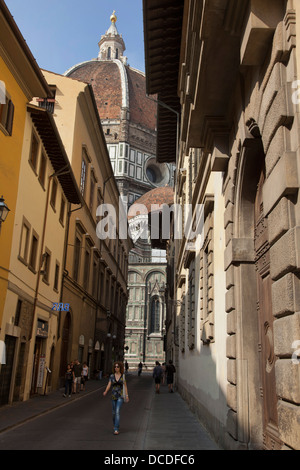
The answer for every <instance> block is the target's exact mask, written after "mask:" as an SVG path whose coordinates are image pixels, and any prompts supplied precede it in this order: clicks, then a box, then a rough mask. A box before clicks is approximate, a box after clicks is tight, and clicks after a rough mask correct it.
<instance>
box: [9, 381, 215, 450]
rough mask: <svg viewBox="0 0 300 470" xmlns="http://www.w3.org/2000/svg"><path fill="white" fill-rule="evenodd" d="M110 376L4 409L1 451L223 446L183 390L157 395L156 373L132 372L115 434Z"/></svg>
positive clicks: (162, 388)
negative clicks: (67, 394)
mask: <svg viewBox="0 0 300 470" xmlns="http://www.w3.org/2000/svg"><path fill="white" fill-rule="evenodd" d="M105 385H106V379H102V380H101V381H89V382H88V384H87V389H86V391H85V392H81V393H80V394H79V395H75V396H73V397H71V398H63V396H62V391H61V390H60V391H57V392H54V393H52V394H50V395H49V396H41V397H36V398H32V399H31V400H29V401H28V402H24V403H17V404H15V405H13V406H5V407H2V408H0V449H1V450H25V449H26V450H72V449H74V450H75V449H76V450H81V449H82V450H103V451H107V450H115V451H120V450H127V451H130V450H132V451H138V450H155V451H157V450H164V451H178V452H179V453H180V452H181V451H183V450H184V451H186V450H189V451H193V450H215V449H218V447H217V445H216V444H215V443H214V442H213V441H212V440H211V438H210V437H209V435H208V434H207V433H206V431H205V430H204V428H203V427H202V426H201V424H200V423H199V422H198V420H197V419H196V418H195V417H194V415H193V414H192V413H191V411H190V410H189V409H188V407H187V405H186V403H185V402H184V401H183V400H182V398H181V397H180V395H179V393H177V392H175V393H173V394H170V393H168V389H167V387H166V386H162V387H161V393H160V394H159V395H157V394H155V393H154V384H153V379H152V377H151V375H150V374H143V375H142V376H141V377H138V376H137V375H133V374H132V375H129V376H128V387H129V391H130V402H129V403H128V404H125V405H123V408H122V411H121V427H120V435H119V436H114V435H113V432H112V424H111V404H110V399H109V398H108V397H106V398H104V397H103V396H102V392H103V390H104V387H105Z"/></svg>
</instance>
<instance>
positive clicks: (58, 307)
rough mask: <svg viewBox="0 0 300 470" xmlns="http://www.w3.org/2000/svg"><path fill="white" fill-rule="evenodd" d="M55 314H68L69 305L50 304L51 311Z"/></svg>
mask: <svg viewBox="0 0 300 470" xmlns="http://www.w3.org/2000/svg"><path fill="white" fill-rule="evenodd" d="M51 310H54V311H55V312H69V310H70V304H63V303H55V302H53V304H52V309H51Z"/></svg>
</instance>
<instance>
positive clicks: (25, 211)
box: [0, 1, 80, 405]
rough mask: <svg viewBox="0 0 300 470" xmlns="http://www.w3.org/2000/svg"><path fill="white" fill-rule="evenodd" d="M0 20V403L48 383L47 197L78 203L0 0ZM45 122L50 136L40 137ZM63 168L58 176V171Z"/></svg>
mask: <svg viewBox="0 0 300 470" xmlns="http://www.w3.org/2000/svg"><path fill="white" fill-rule="evenodd" d="M0 23H1V28H0V30H1V33H0V46H1V47H0V51H1V52H0V62H1V64H0V65H1V75H0V79H1V102H0V116H1V117H0V120H1V123H0V161H1V163H0V175H1V194H3V196H4V198H5V201H6V202H7V205H8V207H9V209H10V213H9V215H8V218H7V220H6V221H5V222H4V223H3V226H2V227H1V228H2V230H1V235H0V236H1V243H0V255H1V256H0V259H1V268H0V271H1V272H0V342H1V361H0V362H1V364H0V404H1V405H4V404H7V403H12V402H13V401H17V400H25V399H27V398H28V397H29V396H30V394H32V393H35V392H36V391H38V390H39V391H42V392H43V391H44V387H45V386H46V379H47V374H46V369H45V366H46V364H48V366H49V364H51V361H52V359H53V347H54V345H55V343H56V327H57V316H56V315H55V314H53V312H52V307H53V303H54V302H58V301H59V292H60V285H59V279H60V278H61V271H60V270H59V267H60V266H61V264H62V259H63V247H64V233H65V228H64V219H65V214H64V213H62V212H61V211H60V210H59V209H58V211H57V212H56V213H55V212H54V210H53V207H51V206H50V204H51V203H53V204H57V206H59V205H60V204H61V203H62V201H65V204H68V202H69V201H72V202H74V203H75V204H78V203H79V202H80V194H79V191H77V188H76V184H75V182H74V181H75V180H74V179H73V176H72V170H71V168H70V165H69V164H68V160H67V158H66V155H65V152H64V149H63V148H62V146H61V144H60V140H59V138H58V132H57V129H56V126H55V124H54V122H53V120H52V119H51V117H49V115H48V114H47V113H46V112H44V110H41V109H39V108H36V107H35V106H30V105H29V104H28V103H29V102H30V101H31V100H32V98H33V97H34V96H40V97H41V98H43V99H45V98H49V99H51V97H52V91H51V89H50V87H49V86H48V84H47V82H46V80H45V78H44V77H43V75H42V73H41V71H40V69H39V68H38V66H37V64H36V62H35V60H34V58H33V56H32V54H31V52H30V50H29V48H28V46H27V44H26V43H25V41H24V39H23V37H22V35H21V33H20V31H19V29H18V27H17V25H16V24H15V22H14V20H13V18H12V16H11V14H10V12H9V11H8V9H7V7H6V5H5V4H4V2H2V1H1V2H0ZM43 127H44V128H47V131H48V135H49V136H51V140H49V139H46V140H43V139H44V133H43V132H44V131H43ZM53 147H55V149H56V155H55V158H54V157H53ZM62 167H64V168H65V177H64V179H61V178H60V176H59V175H58V172H59V170H60V168H62ZM54 180H55V187H56V193H55V198H54V193H53V184H54V183H53V181H54ZM50 193H51V195H52V198H51V200H50ZM46 230H47V233H46ZM55 237H56V239H57V240H58V241H59V244H56V243H55V241H54V240H55ZM3 347H4V350H5V353H4V354H3Z"/></svg>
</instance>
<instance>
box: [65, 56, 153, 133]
mask: <svg viewBox="0 0 300 470" xmlns="http://www.w3.org/2000/svg"><path fill="white" fill-rule="evenodd" d="M121 68H123V70H124V71H125V77H126V81H127V84H126V83H124V79H123V83H122V73H121ZM67 75H68V76H69V77H72V78H75V79H77V80H81V81H83V82H86V83H89V84H90V85H92V87H93V91H94V95H95V99H96V103H97V107H98V111H99V115H100V119H112V120H113V119H118V120H120V119H121V111H122V108H123V107H124V100H126V102H127V103H129V112H130V121H131V122H133V123H135V124H138V125H141V126H143V127H145V128H147V129H150V130H152V131H154V130H155V129H156V108H157V106H156V103H155V102H154V101H153V100H151V99H149V98H147V96H146V79H145V76H144V74H143V73H142V72H139V71H138V70H135V69H132V68H131V67H129V66H128V65H124V64H122V63H121V62H119V65H118V64H117V62H116V61H107V60H106V61H105V60H93V61H88V62H84V63H82V64H79V65H78V66H75V67H74V68H73V69H71V70H70V71H69V72H68V73H67ZM126 90H128V96H124V94H125V93H126Z"/></svg>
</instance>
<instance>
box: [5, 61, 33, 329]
mask: <svg viewBox="0 0 300 470" xmlns="http://www.w3.org/2000/svg"><path fill="white" fill-rule="evenodd" d="M0 80H1V81H2V82H4V84H5V87H6V90H7V92H8V93H9V95H10V97H11V100H12V102H13V104H14V107H15V109H14V120H13V129H12V135H11V136H7V135H5V134H4V133H3V132H2V131H1V130H0V196H2V195H3V197H4V199H5V202H6V204H7V206H8V207H9V209H10V212H9V214H8V216H7V219H6V221H5V223H4V224H2V227H1V231H0V325H1V324H2V316H3V307H4V302H5V296H6V290H7V278H8V269H9V260H10V254H11V246H12V235H13V230H14V224H15V209H16V201H17V193H18V183H19V173H20V160H21V153H22V145H23V135H24V125H25V116H26V103H27V99H26V96H25V94H24V93H23V91H22V89H21V87H20V86H19V84H18V83H17V81H16V80H15V78H14V76H13V75H12V73H11V72H10V70H9V68H8V67H7V65H6V63H5V62H4V61H3V59H2V57H0Z"/></svg>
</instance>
